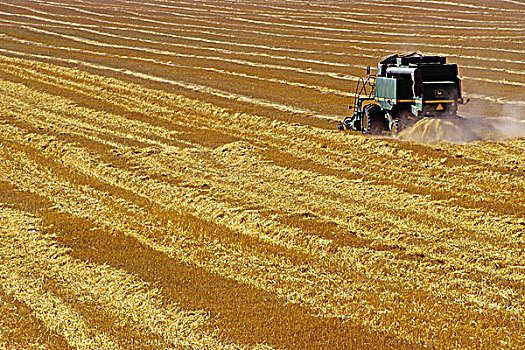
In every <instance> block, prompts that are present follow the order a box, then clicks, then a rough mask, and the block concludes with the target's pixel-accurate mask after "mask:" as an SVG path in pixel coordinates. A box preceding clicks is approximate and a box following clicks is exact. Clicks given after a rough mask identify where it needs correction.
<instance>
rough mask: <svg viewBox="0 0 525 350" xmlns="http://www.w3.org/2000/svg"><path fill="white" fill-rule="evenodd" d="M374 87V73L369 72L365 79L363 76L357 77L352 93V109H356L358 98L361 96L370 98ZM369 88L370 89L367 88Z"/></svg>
mask: <svg viewBox="0 0 525 350" xmlns="http://www.w3.org/2000/svg"><path fill="white" fill-rule="evenodd" d="M375 87H376V75H375V74H369V75H368V77H367V78H366V80H365V79H364V78H359V80H358V81H357V86H356V88H355V93H354V108H353V111H354V112H355V111H357V109H358V99H359V97H361V96H366V97H368V98H372V96H373V95H374V92H375ZM368 88H370V90H368Z"/></svg>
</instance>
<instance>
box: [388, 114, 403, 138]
mask: <svg viewBox="0 0 525 350" xmlns="http://www.w3.org/2000/svg"><path fill="white" fill-rule="evenodd" d="M400 131H401V130H400V129H399V119H397V118H396V119H393V120H392V123H390V135H391V136H392V138H394V139H397V137H398V136H399V132H400Z"/></svg>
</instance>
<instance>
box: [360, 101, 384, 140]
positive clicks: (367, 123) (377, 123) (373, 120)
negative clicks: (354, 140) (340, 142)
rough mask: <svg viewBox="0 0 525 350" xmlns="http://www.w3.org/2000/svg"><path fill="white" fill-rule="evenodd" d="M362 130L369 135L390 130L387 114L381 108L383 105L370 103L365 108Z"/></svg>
mask: <svg viewBox="0 0 525 350" xmlns="http://www.w3.org/2000/svg"><path fill="white" fill-rule="evenodd" d="M361 130H362V131H363V134H368V135H382V134H383V132H384V131H388V126H387V125H386V119H385V114H384V112H383V111H382V110H381V107H379V106H378V105H375V104H369V105H366V106H365V107H364V108H363V118H362V119H361Z"/></svg>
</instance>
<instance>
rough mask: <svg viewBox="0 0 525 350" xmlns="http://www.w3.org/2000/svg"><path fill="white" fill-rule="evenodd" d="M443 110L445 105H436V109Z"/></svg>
mask: <svg viewBox="0 0 525 350" xmlns="http://www.w3.org/2000/svg"><path fill="white" fill-rule="evenodd" d="M442 110H443V106H442V105H441V103H440V104H438V105H437V107H436V111H442Z"/></svg>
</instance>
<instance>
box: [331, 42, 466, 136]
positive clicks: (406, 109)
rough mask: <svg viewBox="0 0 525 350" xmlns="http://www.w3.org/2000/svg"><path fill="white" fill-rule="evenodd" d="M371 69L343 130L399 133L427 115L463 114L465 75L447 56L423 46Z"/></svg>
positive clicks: (363, 80)
mask: <svg viewBox="0 0 525 350" xmlns="http://www.w3.org/2000/svg"><path fill="white" fill-rule="evenodd" d="M367 75H368V77H367V78H366V79H364V78H360V79H359V81H358V83H357V88H356V91H355V102H354V105H353V107H352V106H351V107H350V109H351V110H352V111H353V114H352V116H351V117H346V118H344V119H343V120H342V121H341V122H340V123H339V126H338V128H339V129H340V130H356V131H362V132H363V134H370V135H383V134H388V133H390V135H391V136H392V137H394V138H397V136H398V135H399V132H400V131H401V130H403V129H406V128H409V127H411V126H413V125H414V124H415V123H416V122H418V121H419V120H421V119H424V118H450V117H452V118H453V117H456V118H459V117H457V115H456V112H457V110H458V104H462V103H463V98H462V96H461V80H460V79H459V77H458V66H457V65H456V64H449V63H446V57H441V56H424V55H423V54H422V53H421V52H419V51H417V52H414V53H412V54H409V55H404V56H400V55H392V56H389V57H387V58H386V59H384V60H383V61H381V62H380V63H379V65H378V68H377V75H375V74H371V73H370V66H369V67H368V68H367ZM467 102H468V100H467Z"/></svg>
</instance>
